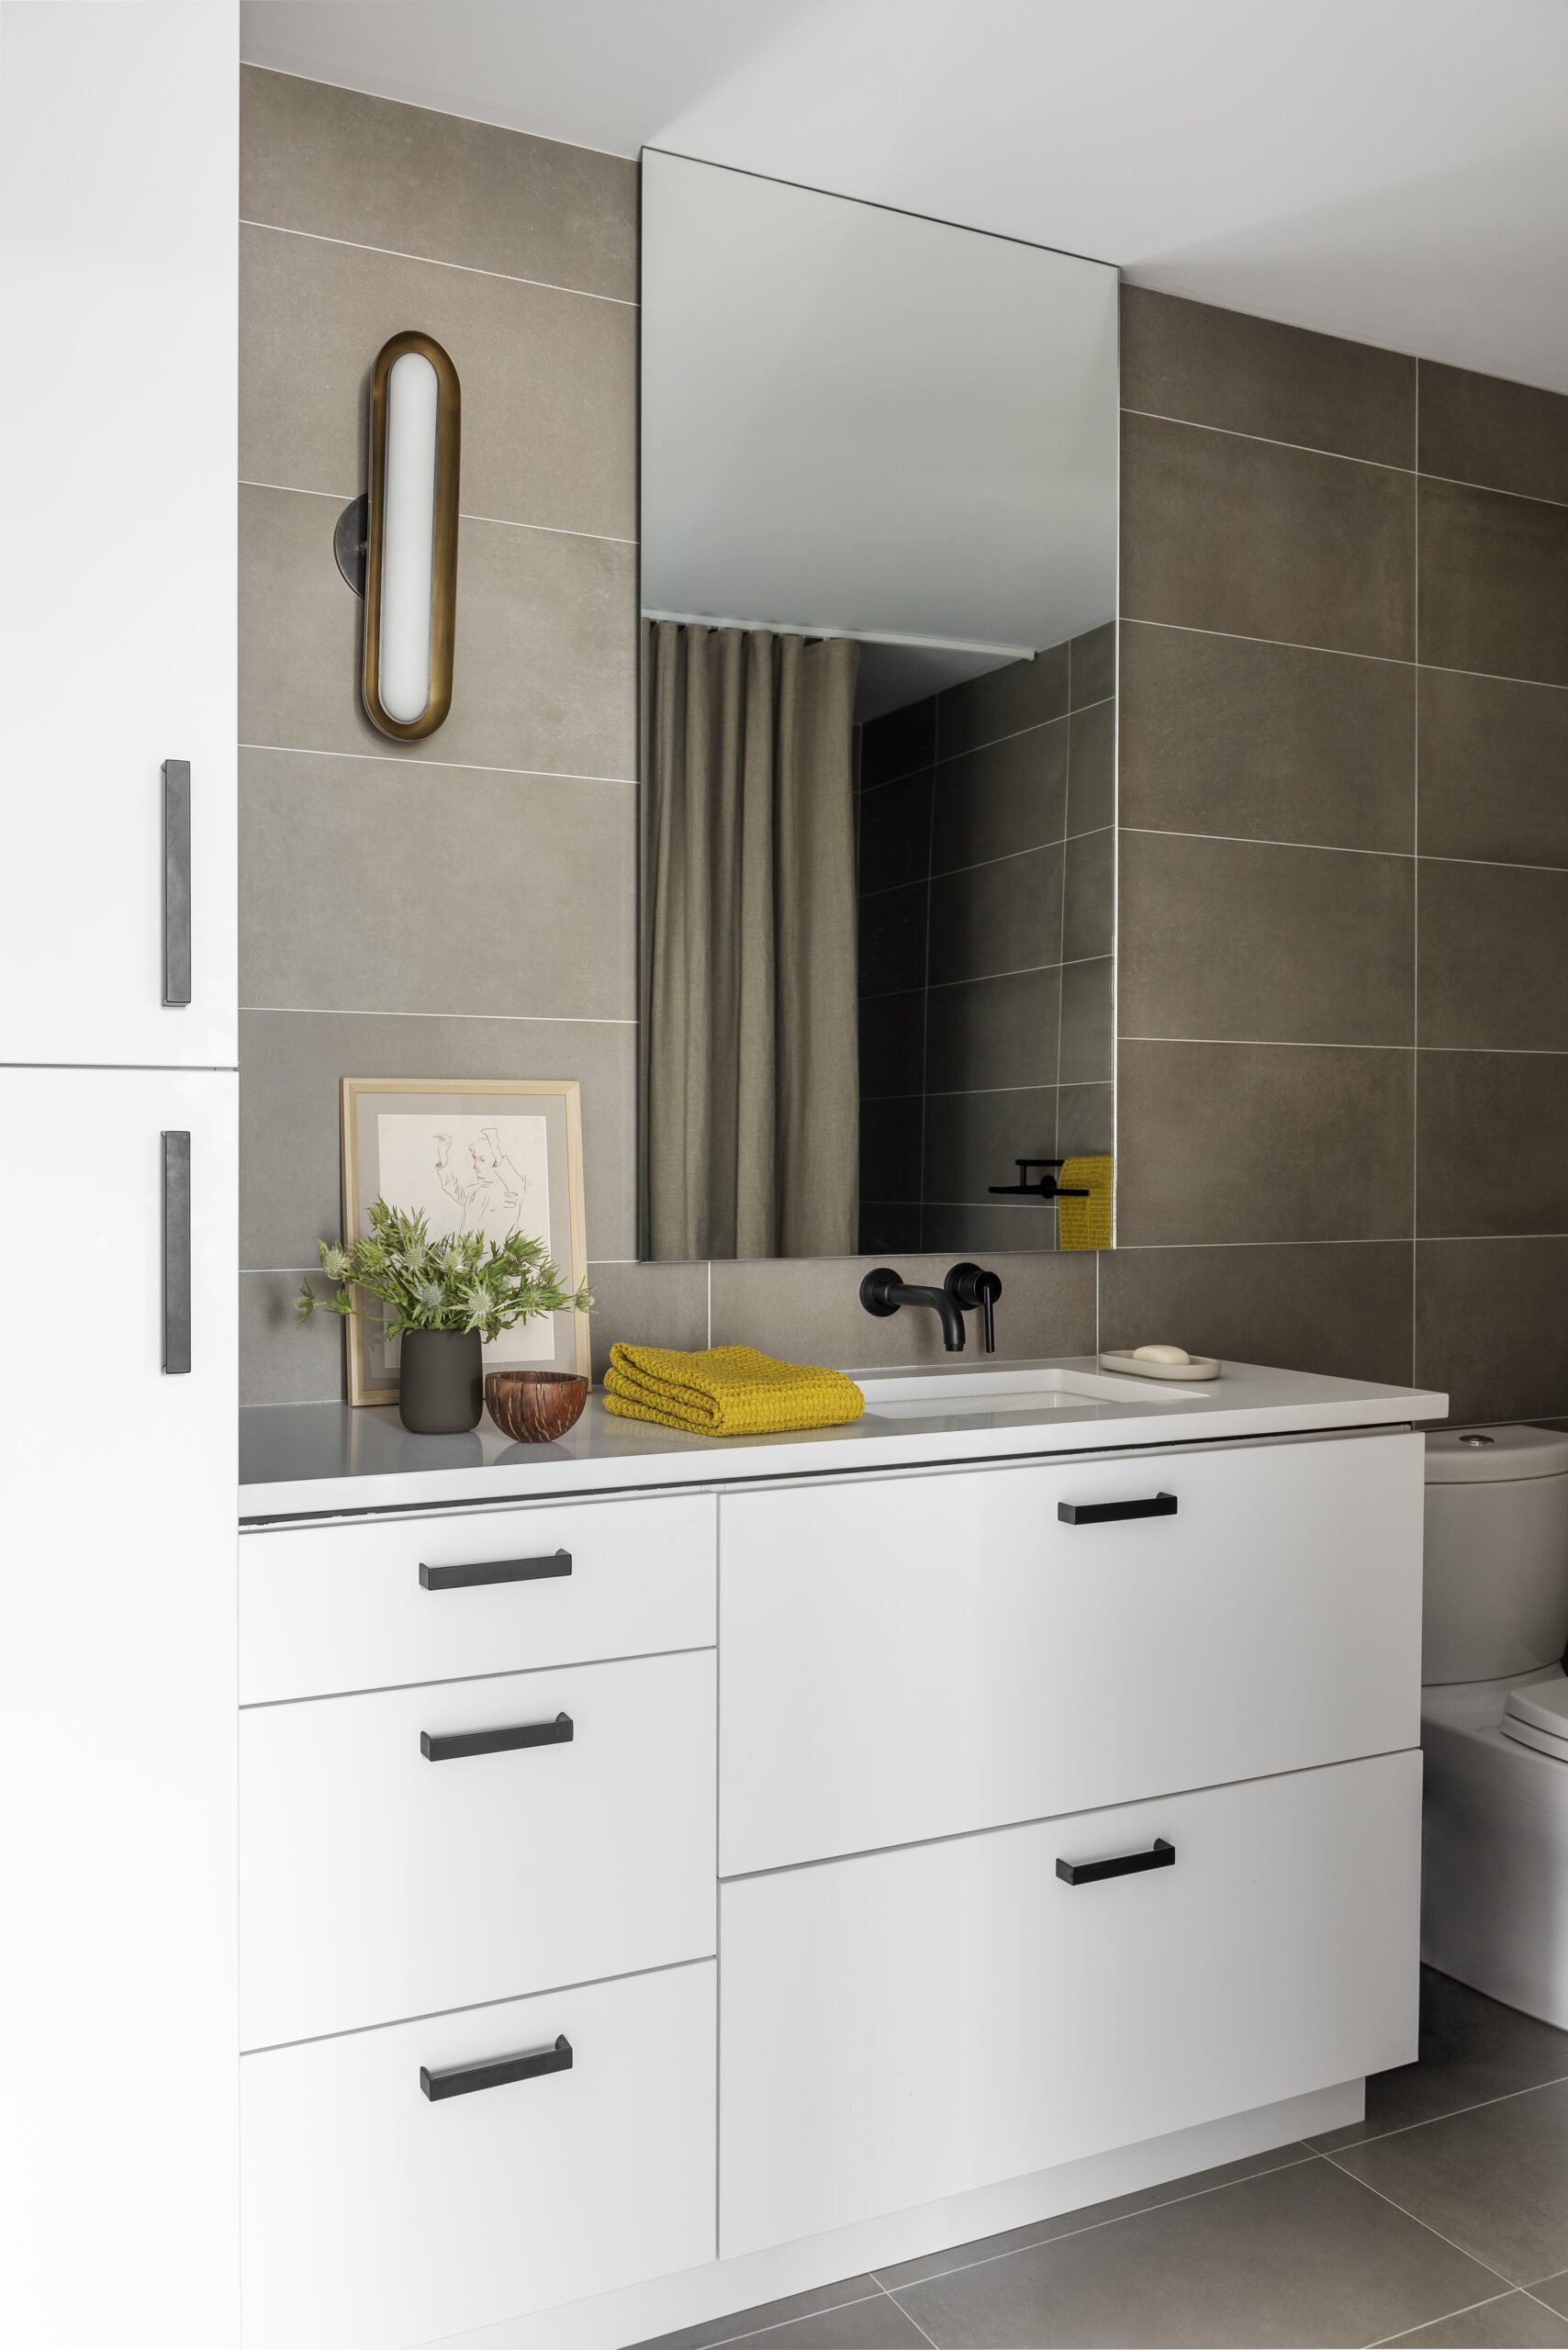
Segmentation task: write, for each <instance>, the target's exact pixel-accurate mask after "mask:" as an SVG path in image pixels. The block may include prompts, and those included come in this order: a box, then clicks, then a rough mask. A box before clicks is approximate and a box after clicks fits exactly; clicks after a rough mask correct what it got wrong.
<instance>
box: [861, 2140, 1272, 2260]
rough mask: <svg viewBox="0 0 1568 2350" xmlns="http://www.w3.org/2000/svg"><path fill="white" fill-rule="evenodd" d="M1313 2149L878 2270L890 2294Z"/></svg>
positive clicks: (1260, 2157)
mask: <svg viewBox="0 0 1568 2350" xmlns="http://www.w3.org/2000/svg"><path fill="white" fill-rule="evenodd" d="M1311 2154H1312V2149H1311V2147H1310V2146H1307V2145H1305V2144H1302V2143H1292V2144H1289V2145H1284V2146H1272V2147H1271V2148H1270V2149H1269V2151H1268V2153H1267V2154H1244V2155H1242V2156H1241V2157H1240V2158H1239V2160H1238V2161H1236V2162H1233V2163H1217V2164H1216V2165H1215V2166H1214V2168H1213V2169H1212V2170H1199V2171H1192V2172H1189V2173H1188V2175H1187V2176H1186V2177H1182V2178H1168V2179H1165V2180H1163V2181H1162V2182H1161V2184H1160V2185H1159V2186H1158V2187H1140V2188H1137V2189H1136V2190H1135V2191H1134V2192H1133V2193H1132V2194H1131V2195H1113V2196H1111V2197H1110V2198H1109V2199H1107V2200H1106V2201H1104V2202H1103V2203H1086V2204H1083V2205H1081V2207H1080V2208H1079V2209H1078V2210H1072V2211H1059V2212H1058V2213H1057V2215H1056V2216H1055V2218H1054V2219H1049V2220H1035V2221H1030V2222H1029V2223H1028V2224H1027V2225H1025V2226H1024V2227H1021V2228H1009V2229H1007V2230H1006V2231H1005V2232H1004V2233H1002V2234H1001V2235H994V2236H979V2237H976V2238H974V2239H973V2240H972V2241H971V2242H969V2243H968V2244H949V2245H947V2246H946V2248H945V2249H944V2250H942V2251H940V2252H927V2253H921V2254H919V2255H917V2256H916V2257H915V2258H914V2259H913V2260H902V2261H900V2262H899V2263H898V2264H897V2266H894V2267H891V2268H879V2269H878V2270H877V2271H876V2272H875V2273H876V2276H877V2279H878V2282H879V2284H882V2285H885V2286H886V2287H887V2289H888V2290H889V2292H890V2293H893V2292H898V2291H901V2290H902V2288H904V2287H905V2286H907V2285H924V2284H927V2283H929V2281H930V2280H931V2278H932V2277H946V2276H950V2275H951V2274H952V2272H953V2271H954V2270H955V2269H958V2268H973V2267H974V2266H977V2265H978V2263H980V2261H982V2260H1000V2259H1001V2258H1002V2257H1003V2255H1006V2254H1008V2253H1010V2252H1027V2251H1028V2250H1029V2249H1030V2247H1031V2246H1032V2245H1034V2244H1054V2243H1055V2242H1056V2239H1057V2238H1058V2236H1075V2235H1078V2234H1079V2233H1081V2231H1082V2230H1083V2229H1084V2228H1099V2227H1103V2226H1104V2225H1105V2224H1106V2222H1107V2221H1111V2220H1125V2219H1127V2218H1129V2217H1130V2216H1131V2214H1132V2213H1133V2212H1135V2211H1152V2210H1157V2209H1158V2208H1159V2205H1160V2204H1162V2203H1183V2202H1185V2201H1186V2199H1187V2198H1188V2196H1190V2195H1210V2194H1212V2193H1213V2192H1214V2191H1215V2188H1221V2187H1232V2186H1234V2185H1235V2184H1236V2182H1237V2180H1238V2179H1242V2178H1257V2177H1261V2175H1262V2173H1263V2172H1264V2171H1269V2170H1286V2169H1288V2168H1289V2166H1290V2165H1291V2164H1292V2163H1299V2162H1306V2161H1308V2160H1309V2159H1310V2157H1311Z"/></svg>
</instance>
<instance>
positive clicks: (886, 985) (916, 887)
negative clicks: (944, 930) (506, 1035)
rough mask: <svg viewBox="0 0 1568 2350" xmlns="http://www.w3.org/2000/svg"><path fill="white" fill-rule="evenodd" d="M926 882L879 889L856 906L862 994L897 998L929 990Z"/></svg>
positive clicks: (914, 882) (927, 894)
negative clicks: (926, 956) (926, 963)
mask: <svg viewBox="0 0 1568 2350" xmlns="http://www.w3.org/2000/svg"><path fill="white" fill-rule="evenodd" d="M929 894H930V893H929V891H928V890H927V887H926V884H925V883H924V881H923V880H922V881H913V882H909V883H907V884H906V885H905V886H904V887H903V888H902V889H897V890H873V891H872V893H871V894H870V895H869V896H868V897H864V898H862V899H860V901H858V903H857V907H856V924H857V958H858V969H859V988H860V992H861V994H862V995H894V994H899V993H902V992H903V991H904V990H908V989H911V988H923V987H924V985H925V927H926V906H927V901H928V898H929Z"/></svg>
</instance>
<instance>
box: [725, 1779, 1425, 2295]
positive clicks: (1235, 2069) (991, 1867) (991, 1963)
mask: <svg viewBox="0 0 1568 2350" xmlns="http://www.w3.org/2000/svg"><path fill="white" fill-rule="evenodd" d="M1420 1818H1421V1758H1420V1755H1419V1754H1418V1753H1407V1754H1385V1755H1380V1756H1377V1757H1375V1758H1374V1759H1373V1760H1372V1761H1370V1762H1349V1763H1345V1764H1342V1765H1341V1766H1340V1767H1339V1768H1338V1769H1336V1770H1331V1771H1303V1772H1298V1773H1295V1774H1292V1775H1291V1776H1289V1777H1286V1778H1282V1779H1260V1780H1250V1781H1246V1782H1244V1783H1243V1784H1242V1785H1238V1786H1230V1787H1211V1788H1207V1789H1205V1790H1204V1791H1203V1792H1202V1793H1200V1794H1196V1795H1186V1796H1168V1797H1166V1798H1165V1799H1164V1800H1162V1801H1160V1802H1157V1803H1140V1804H1129V1805H1126V1806H1125V1807H1119V1808H1116V1809H1114V1810H1109V1811H1097V1812H1093V1813H1088V1814H1081V1815H1079V1816H1077V1817H1075V1818H1071V1819H1060V1820H1050V1821H1046V1822H1043V1823H1041V1824H1039V1825H1036V1826H1033V1827H1028V1828H1012V1829H1003V1830H1001V1831H1000V1832H998V1833H997V1834H994V1835H990V1836H966V1837H960V1838H958V1839H955V1840H954V1841H952V1842H950V1843H942V1844H925V1845H919V1846H915V1847H913V1848H908V1849H905V1850H904V1851H902V1852H876V1853H871V1854H868V1855H867V1856H866V1857H864V1858H862V1859H859V1860H848V1861H830V1862H827V1863H823V1865H822V1866H820V1867H817V1868H807V1869H793V1870H789V1871H786V1872H785V1873H784V1874H780V1875H778V1876H762V1877H750V1878H747V1879H746V1880H745V1882H744V1883H743V1884H739V1885H727V1886H724V1887H723V1888H722V1893H721V1897H720V1920H719V1922H720V1935H721V1940H720V1948H721V1951H722V1954H723V1955H722V1986H721V2002H720V2034H719V2070H720V2081H721V2085H722V2086H721V2109H720V2130H719V2143H720V2148H721V2165H722V2167H721V2178H720V2204H719V2208H720V2243H719V2250H720V2254H721V2256H723V2257H728V2256H729V2255H732V2254H739V2253H747V2252H753V2251H756V2249H757V2248H758V2247H759V2246H761V2245H764V2244H779V2243H783V2242H785V2241H786V2240H789V2239H792V2238H794V2237H796V2236H809V2235H814V2234H815V2233H817V2232H818V2230H819V2229H825V2228H837V2227H844V2226H846V2225H848V2224H849V2223H851V2222H852V2221H857V2220H865V2219H869V2218H871V2217H873V2216H874V2215H875V2214H877V2213H878V2212H883V2211H893V2210H903V2209H905V2208H907V2207H909V2206H911V2205H914V2204H920V2203H925V2202H930V2201H933V2200H935V2199H937V2198H939V2197H943V2196H948V2195H958V2194H961V2193H962V2192H964V2191H965V2190H966V2189H968V2188H975V2187H982V2186H985V2185H987V2184H988V2183H990V2182H993V2181H997V2180H1001V2179H1006V2178H1014V2177H1023V2176H1025V2175H1027V2174H1028V2173H1029V2172H1031V2171H1036V2170H1043V2169H1046V2168H1047V2167H1049V2166H1051V2165H1055V2164H1058V2163H1065V2162H1070V2161H1073V2160H1074V2159H1076V2158H1077V2157H1078V2156H1080V2155H1086V2154H1097V2153H1101V2152H1103V2150H1104V2149H1106V2148H1107V2147H1111V2146H1120V2145H1129V2144H1132V2143H1135V2142H1137V2140H1139V2139H1143V2138H1152V2137H1158V2136H1160V2135H1163V2134H1164V2133H1165V2132H1168V2131H1171V2130H1180V2129H1182V2128H1185V2127H1186V2126H1187V2125H1188V2124H1190V2123H1196V2122H1202V2121H1214V2120H1215V2119H1217V2118H1218V2117H1219V2116H1221V2115H1223V2114H1228V2113H1238V2112H1242V2111H1245V2110H1246V2109H1249V2107H1252V2106H1259V2105H1269V2104H1272V2103H1274V2102H1275V2101H1276V2100H1277V2099H1280V2098H1289V2097H1295V2096H1298V2095H1301V2094H1302V2093H1304V2092H1305V2091H1307V2090H1309V2089H1317V2088H1327V2087H1332V2086H1333V2085H1334V2084H1335V2083H1337V2082H1339V2081H1346V2080H1353V2079H1355V2078H1357V2077H1358V2076H1361V2074H1363V2073H1367V2072H1370V2071H1373V2070H1376V2069H1379V2068H1381V2067H1383V2066H1384V2065H1403V2064H1406V2063H1408V2062H1409V2061H1410V2060H1411V2058H1413V2057H1414V2055H1415V2053H1416V1997H1417V1922H1418V1915H1417V1913H1418V1908H1419V1893H1420ZM1157 1838H1159V1839H1163V1840H1164V1841H1165V1842H1166V1843H1167V1844H1169V1845H1170V1847H1171V1848H1172V1849H1173V1855H1174V1857H1173V1858H1172V1859H1171V1860H1170V1861H1169V1863H1166V1864H1163V1865H1160V1866H1159V1867H1154V1868H1147V1869H1146V1870H1145V1871H1143V1872H1142V1873H1140V1874H1124V1875H1115V1876H1106V1877H1103V1878H1101V1879H1099V1880H1098V1881H1090V1882H1080V1883H1077V1884H1068V1883H1065V1882H1064V1881H1063V1879H1062V1878H1061V1877H1060V1876H1059V1875H1058V1873H1057V1863H1058V1860H1061V1861H1065V1862H1066V1863H1069V1864H1076V1863H1097V1862H1104V1861H1117V1860H1121V1859H1125V1858H1126V1857H1130V1856H1135V1855H1140V1854H1141V1855H1145V1856H1147V1855H1149V1854H1152V1853H1153V1852H1154V1848H1155V1840H1156V1839H1157Z"/></svg>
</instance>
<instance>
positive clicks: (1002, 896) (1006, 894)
mask: <svg viewBox="0 0 1568 2350" xmlns="http://www.w3.org/2000/svg"><path fill="white" fill-rule="evenodd" d="M1061 878H1062V848H1061V844H1060V843H1059V842H1058V843H1057V845H1055V846H1054V847H1051V848H1036V849H1026V850H1025V852H1024V853H1023V854H1022V855H1021V856H1003V857H999V858H997V860H996V862H995V863H994V864H991V865H971V866H969V867H967V868H966V869H965V870H964V871H963V872H960V873H946V874H943V875H942V876H941V877H940V878H937V879H935V880H934V881H933V882H932V884H931V951H930V959H929V963H928V967H927V968H928V971H929V976H930V979H931V984H932V985H933V986H934V987H935V986H936V985H938V984H939V983H940V982H942V981H944V980H946V979H986V978H989V977H990V976H991V974H992V973H993V972H997V971H1028V970H1035V969H1037V968H1038V967H1039V966H1040V965H1041V964H1042V963H1058V962H1059V961H1060V960H1061Z"/></svg>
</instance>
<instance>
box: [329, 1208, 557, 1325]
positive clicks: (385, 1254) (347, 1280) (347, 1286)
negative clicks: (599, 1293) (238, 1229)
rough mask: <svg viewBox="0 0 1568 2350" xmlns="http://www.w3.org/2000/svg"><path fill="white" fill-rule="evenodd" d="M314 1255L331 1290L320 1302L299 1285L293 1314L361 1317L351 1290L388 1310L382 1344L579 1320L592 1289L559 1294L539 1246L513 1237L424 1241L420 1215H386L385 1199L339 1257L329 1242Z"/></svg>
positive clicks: (540, 1242)
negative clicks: (566, 1316) (569, 1316)
mask: <svg viewBox="0 0 1568 2350" xmlns="http://www.w3.org/2000/svg"><path fill="white" fill-rule="evenodd" d="M316 1246H317V1248H318V1249H319V1253H320V1258H321V1270H322V1272H323V1273H324V1274H325V1275H326V1277H327V1279H328V1280H329V1281H333V1282H335V1283H336V1284H337V1288H336V1291H335V1293H334V1294H333V1295H332V1296H330V1297H320V1296H319V1295H318V1294H317V1292H316V1291H315V1290H313V1289H312V1288H311V1286H310V1283H309V1281H308V1280H307V1281H305V1282H304V1284H303V1286H302V1287H301V1289H300V1292H299V1297H298V1301H297V1305H296V1307H295V1312H296V1314H297V1317H298V1319H299V1320H300V1321H301V1322H308V1321H309V1319H310V1317H311V1315H313V1314H343V1315H348V1314H358V1313H360V1312H362V1311H363V1309H362V1308H361V1307H360V1306H358V1305H356V1304H354V1301H353V1292H354V1291H355V1290H356V1289H358V1290H364V1291H365V1292H367V1293H368V1294H369V1295H370V1296H372V1297H378V1298H380V1299H381V1301H382V1303H383V1304H384V1305H385V1306H386V1307H387V1308H388V1309H389V1311H388V1312H387V1313H386V1315H383V1317H382V1318H383V1320H384V1322H385V1324H386V1335H387V1337H389V1338H399V1337H402V1336H403V1334H404V1333H405V1331H409V1330H477V1331H478V1333H479V1335H480V1337H482V1338H485V1339H493V1338H498V1337H499V1336H500V1334H501V1332H502V1331H503V1330H510V1328H511V1327H512V1325H513V1324H514V1323H517V1322H526V1321H528V1320H529V1319H530V1317H531V1316H532V1315H535V1314H556V1313H559V1312H560V1311H561V1310H562V1308H563V1307H566V1306H571V1307H573V1308H575V1309H576V1311H577V1312H578V1313H580V1314H587V1313H588V1312H590V1311H591V1310H592V1306H593V1292H592V1291H591V1290H588V1289H586V1288H584V1289H577V1290H569V1289H566V1287H564V1286H563V1283H562V1279H561V1274H560V1271H559V1270H558V1269H557V1268H556V1267H555V1266H554V1264H552V1263H551V1261H550V1259H549V1258H548V1257H547V1256H546V1255H545V1253H544V1243H543V1240H530V1239H528V1238H527V1237H525V1235H524V1234H522V1233H521V1232H514V1233H512V1234H510V1237H508V1238H507V1239H505V1240H503V1241H500V1242H499V1243H497V1242H496V1241H493V1240H491V1241H487V1239H486V1238H485V1236H484V1234H483V1233H482V1232H473V1233H467V1234H465V1235H464V1236H463V1237H461V1238H458V1237H451V1238H442V1239H439V1240H432V1239H431V1237H430V1231H429V1228H428V1226H427V1225H426V1222H425V1218H424V1216H423V1214H420V1213H419V1212H417V1211H416V1212H413V1213H409V1211H408V1210H406V1209H403V1208H392V1207H388V1206H387V1204H386V1201H385V1200H377V1201H376V1203H375V1206H374V1207H373V1208H372V1209H371V1211H370V1230H369V1232H368V1233H367V1234H365V1235H364V1237H363V1238H361V1239H358V1240H353V1241H351V1242H350V1243H349V1244H348V1246H347V1247H346V1248H345V1247H341V1246H340V1245H339V1244H338V1243H337V1242H335V1241H331V1240H319V1241H318V1242H317V1244H316Z"/></svg>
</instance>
